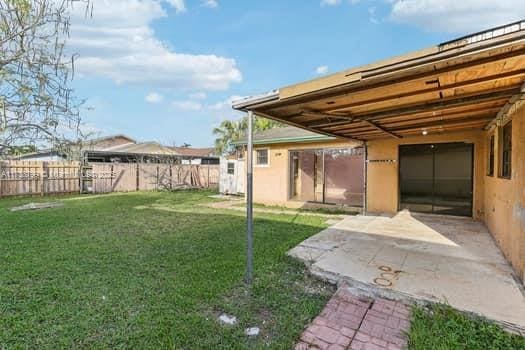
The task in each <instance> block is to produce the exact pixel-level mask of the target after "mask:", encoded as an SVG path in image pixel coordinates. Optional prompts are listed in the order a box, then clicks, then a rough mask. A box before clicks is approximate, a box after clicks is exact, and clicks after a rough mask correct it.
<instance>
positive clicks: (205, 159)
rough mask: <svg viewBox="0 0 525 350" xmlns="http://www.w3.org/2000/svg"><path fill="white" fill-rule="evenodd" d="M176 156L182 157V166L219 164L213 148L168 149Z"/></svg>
mask: <svg viewBox="0 0 525 350" xmlns="http://www.w3.org/2000/svg"><path fill="white" fill-rule="evenodd" d="M170 148H171V149H172V150H173V151H175V153H176V154H178V155H181V156H183V157H184V158H183V160H182V164H197V165H198V164H215V165H217V164H219V156H217V154H216V152H215V148H213V147H208V148H191V147H170Z"/></svg>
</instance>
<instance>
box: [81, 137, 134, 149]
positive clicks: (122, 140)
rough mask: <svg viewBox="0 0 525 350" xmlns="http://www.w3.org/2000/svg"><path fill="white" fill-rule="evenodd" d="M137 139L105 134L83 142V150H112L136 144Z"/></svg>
mask: <svg viewBox="0 0 525 350" xmlns="http://www.w3.org/2000/svg"><path fill="white" fill-rule="evenodd" d="M136 143H137V141H135V140H134V139H132V138H131V137H129V136H126V135H122V134H120V135H111V136H103V137H98V138H95V139H91V140H87V141H84V142H82V150H90V151H99V150H110V149H112V148H115V147H120V146H124V145H131V144H136Z"/></svg>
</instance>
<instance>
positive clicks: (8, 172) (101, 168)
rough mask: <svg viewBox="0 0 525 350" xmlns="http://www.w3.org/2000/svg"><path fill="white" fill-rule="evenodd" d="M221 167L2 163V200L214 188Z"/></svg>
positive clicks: (0, 166)
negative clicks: (19, 197) (40, 196)
mask: <svg viewBox="0 0 525 350" xmlns="http://www.w3.org/2000/svg"><path fill="white" fill-rule="evenodd" d="M218 183H219V166H218V165H170V164H140V163H139V164H137V163H91V164H89V165H87V166H81V165H80V163H78V162H41V161H3V162H2V161H0V197H7V196H22V195H47V194H60V193H64V194H65V193H81V192H83V193H109V192H131V191H153V190H172V189H177V188H181V187H201V188H213V187H217V186H218Z"/></svg>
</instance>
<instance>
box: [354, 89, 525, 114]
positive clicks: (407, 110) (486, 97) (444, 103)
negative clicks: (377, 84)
mask: <svg viewBox="0 0 525 350" xmlns="http://www.w3.org/2000/svg"><path fill="white" fill-rule="evenodd" d="M519 90H520V89H519V88H511V89H505V90H499V91H491V92H486V93H483V94H474V95H471V96H466V97H451V98H445V99H442V100H439V101H436V102H427V103H422V104H418V105H415V106H408V107H401V108H397V109H389V110H385V111H382V112H374V113H367V114H361V115H356V117H357V118H359V119H361V120H376V119H383V118H389V117H395V116H399V115H409V114H416V113H422V112H425V111H436V110H440V109H445V108H450V107H459V106H466V105H470V104H473V103H480V102H486V101H492V100H497V99H501V98H502V97H510V96H513V95H515V94H516V93H517V92H518V91H519Z"/></svg>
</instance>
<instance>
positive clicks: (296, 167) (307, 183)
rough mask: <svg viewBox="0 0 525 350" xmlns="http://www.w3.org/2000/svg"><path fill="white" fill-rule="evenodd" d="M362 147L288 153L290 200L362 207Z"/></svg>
mask: <svg viewBox="0 0 525 350" xmlns="http://www.w3.org/2000/svg"><path fill="white" fill-rule="evenodd" d="M363 170H364V158H363V150H362V148H344V149H343V148H342V149H320V150H319V149H314V150H298V151H291V152H290V199H292V200H298V201H303V202H316V203H326V204H342V205H350V206H362V203H363V190H364V172H363Z"/></svg>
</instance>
